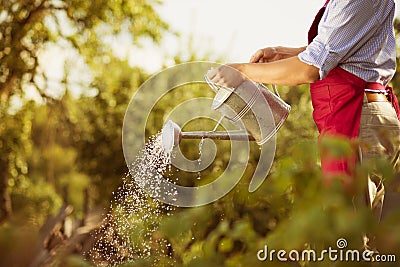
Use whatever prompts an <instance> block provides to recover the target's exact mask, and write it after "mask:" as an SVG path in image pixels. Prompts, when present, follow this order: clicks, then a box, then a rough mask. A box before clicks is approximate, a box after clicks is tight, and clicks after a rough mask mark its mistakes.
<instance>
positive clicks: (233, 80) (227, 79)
mask: <svg viewBox="0 0 400 267" xmlns="http://www.w3.org/2000/svg"><path fill="white" fill-rule="evenodd" d="M240 68H241V64H227V65H222V66H219V67H218V68H215V69H212V70H210V71H209V72H208V73H207V77H208V78H209V79H210V80H211V81H212V82H213V83H216V84H218V85H220V86H223V87H227V88H237V87H238V86H239V85H241V84H242V83H243V82H244V81H245V80H246V77H245V76H244V75H243V74H242V73H241V72H240Z"/></svg>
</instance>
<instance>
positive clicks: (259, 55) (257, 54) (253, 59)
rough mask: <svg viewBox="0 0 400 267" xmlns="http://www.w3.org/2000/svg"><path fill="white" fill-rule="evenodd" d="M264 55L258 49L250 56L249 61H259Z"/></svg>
mask: <svg viewBox="0 0 400 267" xmlns="http://www.w3.org/2000/svg"><path fill="white" fill-rule="evenodd" d="M263 56H264V53H263V51H262V50H258V51H257V52H256V53H254V55H253V56H252V57H251V58H250V63H257V62H259V60H260V59H262V58H263Z"/></svg>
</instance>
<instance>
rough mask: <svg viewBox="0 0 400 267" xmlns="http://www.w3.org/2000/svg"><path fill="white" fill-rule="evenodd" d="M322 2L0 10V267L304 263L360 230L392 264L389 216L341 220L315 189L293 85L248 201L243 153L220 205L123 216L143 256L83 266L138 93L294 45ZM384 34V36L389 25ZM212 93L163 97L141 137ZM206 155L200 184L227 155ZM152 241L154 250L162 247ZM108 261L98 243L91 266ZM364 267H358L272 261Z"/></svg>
mask: <svg viewBox="0 0 400 267" xmlns="http://www.w3.org/2000/svg"><path fill="white" fill-rule="evenodd" d="M322 4H323V1H320V0H312V1H306V0H301V1H300V0H298V1H295V2H293V1H289V0H286V1H283V0H281V1H275V0H264V1H261V0H254V1H247V2H237V3H236V2H235V3H232V1H227V0H224V1H222V0H218V1H211V0H205V1H194V0H190V1H179V0H165V1H156V0H130V1H124V0H93V1H82V0H65V1H61V0H1V4H0V119H1V123H0V152H1V153H0V266H112V265H114V266H117V265H121V266H210V265H211V266H250V265H253V266H265V265H267V263H266V262H261V261H259V260H258V259H257V252H258V251H259V250H260V249H263V248H264V245H266V244H268V246H269V247H271V248H273V249H279V248H284V249H288V250H290V249H307V248H314V249H316V250H318V249H319V250H320V249H323V248H325V247H327V246H333V247H334V246H335V244H336V240H338V239H339V238H346V240H347V241H348V242H349V244H350V245H351V246H354V247H356V248H361V245H362V241H361V239H362V235H363V233H365V232H368V233H371V234H372V235H375V236H376V237H377V238H376V239H377V242H378V243H377V244H379V246H378V249H379V250H380V251H382V252H385V253H386V254H396V255H398V254H399V253H400V251H399V248H400V232H399V231H398V229H399V226H400V212H399V211H396V212H394V213H393V214H390V215H388V216H387V217H385V218H384V220H383V221H382V222H381V224H380V225H377V224H376V222H375V221H374V220H373V218H372V216H371V214H370V213H369V212H368V210H367V209H365V208H360V209H358V211H357V212H355V211H354V205H353V199H351V198H350V197H348V196H347V195H346V194H344V193H343V192H342V191H341V188H340V186H337V187H336V186H333V187H332V188H331V189H330V190H329V191H328V190H326V189H323V188H322V187H321V186H320V183H319V181H320V171H319V167H318V149H317V146H316V140H317V131H316V127H315V125H314V123H313V121H312V117H311V114H312V107H311V103H310V96H309V93H308V86H297V87H279V88H278V89H279V91H280V93H281V97H282V98H283V99H284V100H285V101H286V102H287V103H289V104H290V105H291V106H292V111H291V114H290V116H289V118H288V120H287V122H286V123H285V124H284V126H283V127H282V128H281V130H280V131H279V133H278V136H277V151H276V156H275V162H274V164H273V167H272V170H271V172H270V174H269V177H268V179H267V180H266V181H265V182H264V184H263V185H262V187H261V188H260V189H259V190H257V191H256V192H255V193H252V194H249V193H248V191H247V187H248V183H249V180H250V178H251V177H252V173H253V172H254V168H255V166H256V165H257V159H258V156H259V148H258V147H257V146H256V145H254V144H252V147H251V151H252V153H251V156H250V159H249V164H248V166H247V169H246V172H245V174H244V177H243V179H242V180H241V182H240V184H239V186H237V187H236V188H235V189H234V190H233V191H232V192H230V193H229V194H228V195H227V196H225V197H224V198H222V199H221V200H219V201H217V202H215V203H213V204H210V205H207V206H204V207H201V208H191V209H179V208H176V209H175V210H174V211H173V215H172V216H171V215H170V214H169V213H168V209H161V210H162V211H161V213H158V214H157V216H156V217H157V218H154V220H151V215H150V220H149V219H143V220H140V218H148V215H149V214H147V213H151V212H152V210H151V209H150V208H149V209H138V210H137V211H136V212H137V217H138V218H139V220H138V223H136V224H135V227H134V228H130V229H128V230H126V231H131V233H128V234H129V235H130V237H131V238H130V242H132V244H133V245H132V246H133V247H136V245H137V244H141V243H146V242H147V243H148V244H150V245H149V246H150V247H151V253H150V254H149V255H146V256H145V257H143V256H142V255H139V254H138V255H137V257H131V256H130V257H127V256H126V255H125V254H124V253H122V254H121V255H118V253H114V254H117V255H115V258H110V257H108V258H106V257H101V255H100V256H97V257H92V254H90V253H89V251H90V249H91V247H93V246H95V244H96V238H97V236H98V235H101V234H102V233H103V234H104V232H101V230H102V229H103V228H102V227H104V219H105V218H106V217H107V216H106V214H108V213H109V212H110V210H112V209H111V207H110V206H111V205H110V204H111V203H112V201H113V192H116V191H117V190H118V188H119V186H121V184H122V183H123V178H124V177H125V176H126V174H127V171H128V169H127V167H126V164H125V160H124V156H123V152H122V145H121V131H122V123H123V120H124V114H125V111H126V109H127V107H128V104H129V101H130V99H131V97H132V95H133V94H134V93H135V92H136V90H137V89H138V88H139V87H140V85H141V84H142V83H143V82H144V81H146V80H147V79H148V78H149V77H150V76H151V75H153V74H154V73H155V72H158V71H161V70H163V69H164V68H166V67H168V66H173V65H175V64H179V63H183V62H189V61H198V60H204V61H216V62H220V63H223V62H239V61H242V62H246V61H248V59H249V58H250V56H251V54H252V53H253V52H255V51H256V50H257V49H259V48H262V47H266V46H275V45H285V46H302V45H304V44H305V43H306V32H307V29H308V27H309V25H310V23H311V21H312V19H313V16H314V13H315V12H316V11H317V10H318V8H319V7H320V5H322ZM395 28H396V29H395V30H396V33H398V31H399V30H400V23H399V22H398V21H397V20H396V23H395ZM399 79H400V76H399V75H398V74H396V76H395V78H394V79H393V81H392V85H393V87H394V88H395V93H396V94H397V95H399V93H400V91H399V88H400V80H399ZM165 86H168V81H165ZM213 95H214V93H213V91H212V90H210V89H209V88H207V87H206V86H200V85H195V86H189V87H188V88H179V89H178V90H176V91H174V93H173V94H171V95H167V96H166V97H165V98H164V99H163V100H162V101H160V102H159V103H158V104H157V105H156V106H155V108H154V110H153V111H152V114H151V116H150V117H149V120H148V121H147V124H146V134H147V137H149V136H150V135H152V134H155V133H157V132H158V131H160V130H161V128H162V125H163V123H164V119H165V114H166V113H167V112H168V111H169V110H170V109H171V107H173V106H174V103H179V102H181V101H183V100H185V99H191V98H196V97H211V98H212V97H213ZM214 124H215V122H214ZM214 124H212V122H207V121H204V122H202V123H201V124H200V123H199V124H189V125H188V126H187V127H188V128H187V129H189V130H190V129H192V130H202V129H197V128H198V127H199V126H200V127H201V128H207V129H212V128H213V125H214ZM330 145H331V147H332V148H333V149H335V150H337V152H338V153H347V151H348V147H347V144H344V143H341V142H338V141H333V142H332V144H330ZM217 146H218V155H217V159H216V162H215V163H214V164H213V165H212V166H211V167H210V168H208V169H206V170H205V171H203V172H202V177H203V178H204V179H205V180H202V181H201V182H204V181H212V180H213V179H214V178H215V177H218V175H219V174H220V173H221V171H223V169H224V166H226V164H227V162H228V160H229V156H230V154H229V144H227V143H226V142H222V141H221V142H217ZM181 148H182V151H183V152H184V154H185V155H186V156H187V157H188V158H191V159H196V158H198V149H197V148H198V141H197V143H196V142H195V141H187V142H183V143H182V144H181ZM193 148H194V149H193ZM377 165H378V170H379V171H380V172H382V173H384V174H385V177H388V178H387V180H388V181H389V182H390V178H391V177H394V176H395V175H398V172H397V170H393V168H392V167H391V166H390V164H389V163H388V162H386V161H385V160H382V161H380V162H378V164H377ZM369 168H370V166H360V168H359V170H358V172H357V173H358V176H357V177H358V178H359V186H358V187H356V188H355V189H354V190H355V193H360V192H361V191H362V188H363V181H364V180H365V179H363V178H365V173H366V172H367V171H368V169H369ZM170 172H175V170H170ZM195 176H196V174H191V173H183V172H182V173H179V179H180V180H181V179H182V181H183V183H185V184H186V185H196V184H198V183H200V182H199V181H197V180H196V179H195V178H196V177H195ZM132 190H134V189H132ZM148 201H149V202H151V200H150V199H149V200H148ZM167 213H168V215H167ZM116 216H123V214H120V215H118V214H117V215H116ZM149 224H151V225H149ZM154 224H156V228H155V229H157V230H155V231H152V234H151V236H145V237H143V238H142V237H141V236H140V235H138V233H139V232H141V230H143V229H149V228H154V227H155V226H154ZM99 233H100V234H99ZM116 235H117V236H118V233H117V234H116ZM146 238H147V239H146ZM111 239H112V238H111ZM157 240H167V241H168V242H167V243H168V248H167V249H166V248H165V247H163V244H164V243H163V242H157ZM108 241H109V242H110V243H113V240H108ZM116 245H118V244H116ZM125 245H126V244H125ZM110 250H113V245H110V246H108V247H107V248H105V250H104V251H103V252H102V253H104V254H107V253H109V252H110ZM133 254H135V252H133ZM130 255H132V253H131V254H130ZM397 258H398V261H399V260H400V256H398V257H397ZM313 264H314V265H313ZM398 264H399V263H397V265H396V263H385V264H384V265H382V266H399V265H398ZM364 265H365V266H370V265H368V264H366V263H351V262H346V263H343V262H336V263H332V262H326V263H323V262H320V263H318V264H317V265H315V263H312V262H307V261H304V262H298V263H287V262H275V263H274V266H364Z"/></svg>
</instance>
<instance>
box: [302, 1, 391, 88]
mask: <svg viewBox="0 0 400 267" xmlns="http://www.w3.org/2000/svg"><path fill="white" fill-rule="evenodd" d="M394 14H395V2H394V0H331V1H329V3H328V4H327V6H326V10H325V12H324V15H323V17H322V19H321V21H320V23H319V25H318V35H317V36H316V37H315V38H314V40H313V41H312V42H311V43H310V44H309V45H308V46H307V48H306V50H305V51H303V52H302V53H300V54H299V55H298V57H299V59H300V60H301V61H302V62H305V63H307V64H310V65H313V66H315V67H317V68H319V74H320V79H323V78H325V77H326V75H328V73H329V71H331V70H332V69H333V68H335V67H337V66H339V67H341V68H342V69H344V70H346V71H348V72H350V73H352V74H354V75H356V76H357V77H359V78H361V79H363V80H365V81H366V82H378V83H380V84H383V85H386V84H387V83H388V82H389V81H390V80H391V79H392V77H393V75H394V73H395V69H396V41H395V37H394V29H393V19H394Z"/></svg>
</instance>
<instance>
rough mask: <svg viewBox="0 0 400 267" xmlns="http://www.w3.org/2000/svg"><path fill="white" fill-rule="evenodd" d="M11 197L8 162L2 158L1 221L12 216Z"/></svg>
mask: <svg viewBox="0 0 400 267" xmlns="http://www.w3.org/2000/svg"><path fill="white" fill-rule="evenodd" d="M11 212H12V209H11V198H10V194H9V192H8V162H7V161H6V160H4V159H0V223H1V222H3V221H4V220H6V219H7V218H8V216H10V214H11Z"/></svg>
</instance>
